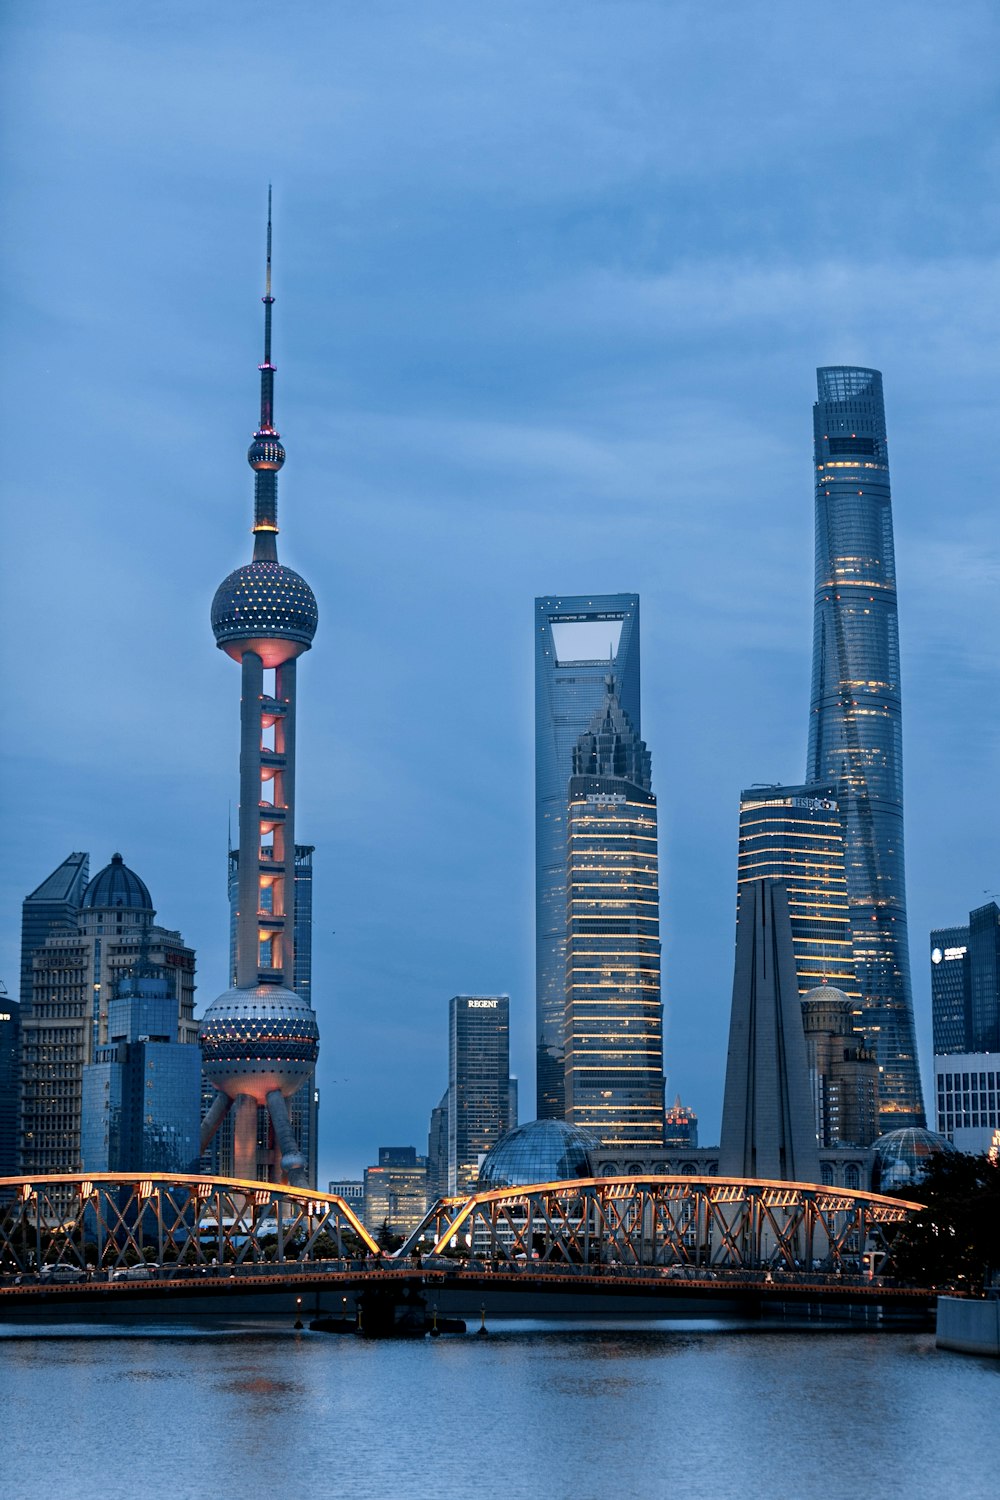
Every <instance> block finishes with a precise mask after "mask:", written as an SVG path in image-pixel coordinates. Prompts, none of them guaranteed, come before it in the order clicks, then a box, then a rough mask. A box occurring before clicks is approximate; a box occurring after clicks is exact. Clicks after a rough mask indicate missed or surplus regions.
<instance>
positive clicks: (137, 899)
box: [81, 854, 153, 916]
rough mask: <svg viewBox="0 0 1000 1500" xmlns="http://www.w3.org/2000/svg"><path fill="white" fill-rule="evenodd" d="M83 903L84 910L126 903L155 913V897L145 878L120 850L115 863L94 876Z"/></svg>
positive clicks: (115, 855)
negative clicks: (143, 878)
mask: <svg viewBox="0 0 1000 1500" xmlns="http://www.w3.org/2000/svg"><path fill="white" fill-rule="evenodd" d="M81 906H82V908H83V910H84V911H87V910H90V909H101V910H107V909H108V908H115V907H122V908H125V909H127V910H129V911H136V912H138V911H142V912H148V913H149V915H150V916H152V915H153V898H152V897H151V896H150V894H149V890H148V888H147V886H146V883H145V881H144V880H140V879H139V877H138V875H137V874H136V873H135V871H134V870H130V869H129V867H128V865H127V864H126V863H125V861H124V860H123V859H122V857H121V855H120V854H113V855H112V856H111V863H110V864H109V865H105V866H104V869H103V870H100V871H98V873H97V874H96V875H95V876H94V878H93V880H92V881H91V882H90V883H89V885H88V886H87V889H86V890H85V891H84V893H83V901H82V902H81Z"/></svg>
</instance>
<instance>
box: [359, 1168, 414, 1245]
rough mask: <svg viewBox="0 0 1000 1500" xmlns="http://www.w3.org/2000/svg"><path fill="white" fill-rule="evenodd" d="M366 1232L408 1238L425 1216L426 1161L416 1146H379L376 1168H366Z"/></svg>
mask: <svg viewBox="0 0 1000 1500" xmlns="http://www.w3.org/2000/svg"><path fill="white" fill-rule="evenodd" d="M364 1199H365V1202H364V1208H365V1218H364V1223H365V1228H366V1229H367V1230H368V1232H369V1234H372V1235H375V1236H376V1237H377V1236H378V1235H380V1234H387V1235H392V1236H403V1237H404V1238H405V1236H406V1235H408V1234H411V1233H412V1232H413V1230H414V1229H416V1227H417V1225H418V1224H419V1223H420V1221H421V1219H422V1218H423V1217H424V1214H425V1213H426V1212H427V1207H428V1204H427V1158H426V1156H418V1155H417V1148H416V1146H380V1147H379V1152H378V1166H372V1167H365V1182H364Z"/></svg>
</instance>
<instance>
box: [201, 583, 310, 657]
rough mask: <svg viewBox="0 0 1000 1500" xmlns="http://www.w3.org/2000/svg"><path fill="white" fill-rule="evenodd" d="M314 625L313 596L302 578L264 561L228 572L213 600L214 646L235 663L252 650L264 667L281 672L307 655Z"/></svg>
mask: <svg viewBox="0 0 1000 1500" xmlns="http://www.w3.org/2000/svg"><path fill="white" fill-rule="evenodd" d="M318 623H319V611H318V609H317V607H316V596H315V594H314V593H313V591H312V589H311V588H310V587H309V585H308V583H306V581H305V579H304V578H302V577H301V576H300V575H299V574H298V573H296V572H294V571H293V569H292V568H286V567H284V566H283V565H282V564H281V563H279V562H273V561H269V560H267V559H263V558H261V559H255V560H254V561H253V562H249V563H246V564H245V565H244V566H243V567H242V568H237V569H236V571H235V572H233V573H230V575H229V577H228V578H224V579H223V581H222V582H221V583H220V584H219V587H218V589H217V590H216V593H215V598H214V599H213V600H212V630H213V631H214V633H215V642H216V645H217V646H218V647H219V649H220V650H222V651H225V652H226V653H227V654H228V655H229V656H231V657H232V658H233V660H234V661H239V660H240V658H241V657H242V656H243V655H244V654H245V653H246V652H247V651H254V652H256V653H257V655H258V656H259V657H260V658H261V660H262V661H263V663H264V666H265V667H268V668H270V667H280V666H281V664H282V662H286V661H290V660H291V659H292V657H294V656H299V655H301V653H302V652H303V651H308V650H309V647H310V646H311V645H312V640H313V636H314V635H315V634H316V626H317V625H318Z"/></svg>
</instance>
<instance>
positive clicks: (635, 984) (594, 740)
mask: <svg viewBox="0 0 1000 1500" xmlns="http://www.w3.org/2000/svg"><path fill="white" fill-rule="evenodd" d="M650 787H651V781H650V756H649V751H648V750H647V749H646V746H645V743H644V742H643V741H642V740H641V739H640V738H639V736H638V734H637V733H636V731H635V729H634V728H633V727H632V724H631V723H630V722H629V717H628V715H627V714H626V712H625V710H624V709H623V708H622V706H621V704H620V703H619V701H618V696H617V692H616V689H615V680H614V677H613V676H612V675H610V674H608V675H607V677H606V679H605V698H604V702H603V704H602V705H601V707H600V708H599V709H598V710H597V712H596V714H595V715H594V717H593V719H592V721H591V723H590V725H589V726H588V728H587V730H586V731H585V733H583V734H582V735H581V736H580V738H579V740H578V741H577V744H576V746H575V748H574V751H573V775H572V776H571V777H570V781H569V792H568V809H569V810H568V817H567V862H566V868H567V875H566V991H565V993H566V1017H565V1040H566V1062H565V1070H566V1119H567V1120H568V1121H569V1123H570V1124H571V1125H576V1126H579V1127H581V1128H584V1129H590V1130H593V1131H594V1133H595V1135H597V1136H598V1137H599V1138H600V1140H601V1143H602V1144H603V1145H604V1146H605V1147H607V1148H608V1149H614V1148H618V1147H626V1146H633V1147H635V1148H636V1149H641V1148H644V1147H657V1146H662V1144H663V1126H664V1112H663V1005H662V1003H661V999H660V895H659V877H658V866H657V837H656V798H655V796H654V795H653V793H652V791H651V789H650Z"/></svg>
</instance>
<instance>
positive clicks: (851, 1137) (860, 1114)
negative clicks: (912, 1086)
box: [802, 984, 878, 1148]
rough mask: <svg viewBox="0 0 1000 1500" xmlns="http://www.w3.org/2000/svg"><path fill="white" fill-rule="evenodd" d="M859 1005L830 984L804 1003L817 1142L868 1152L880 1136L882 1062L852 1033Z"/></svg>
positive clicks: (821, 1144) (820, 988)
mask: <svg viewBox="0 0 1000 1500" xmlns="http://www.w3.org/2000/svg"><path fill="white" fill-rule="evenodd" d="M854 1007H855V1001H854V1000H853V999H852V998H851V997H850V996H848V995H845V994H844V992H843V990H838V989H837V988H836V987H835V986H834V985H832V984H820V985H817V986H816V988H815V989H813V990H810V991H809V993H808V994H806V995H803V997H802V1025H803V1029H804V1032H805V1039H806V1060H807V1063H808V1066H809V1086H810V1091H811V1094H812V1104H813V1120H814V1123H815V1127H816V1139H817V1141H818V1142H819V1144H820V1146H822V1147H824V1148H825V1147H834V1146H870V1145H871V1144H872V1142H873V1141H874V1140H875V1137H876V1136H877V1135H878V1062H877V1061H876V1058H875V1053H874V1052H873V1051H872V1050H871V1049H870V1048H869V1047H866V1046H865V1044H864V1038H863V1037H862V1036H860V1035H859V1034H858V1032H856V1031H855V1029H854Z"/></svg>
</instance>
